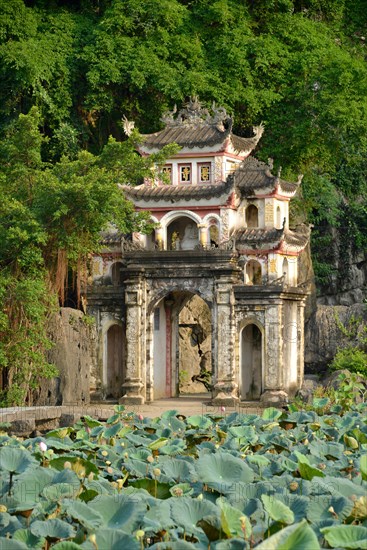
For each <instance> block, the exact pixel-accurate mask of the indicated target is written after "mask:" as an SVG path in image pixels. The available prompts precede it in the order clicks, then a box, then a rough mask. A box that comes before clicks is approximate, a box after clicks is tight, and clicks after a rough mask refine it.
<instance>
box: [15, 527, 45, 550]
mask: <svg viewBox="0 0 367 550" xmlns="http://www.w3.org/2000/svg"><path fill="white" fill-rule="evenodd" d="M13 540H18V541H19V542H23V543H24V544H25V545H26V547H27V548H36V549H38V548H44V545H45V542H46V539H45V538H44V537H37V536H35V535H33V533H32V532H31V530H30V529H18V531H16V532H15V533H14V535H13Z"/></svg>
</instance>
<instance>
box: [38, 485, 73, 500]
mask: <svg viewBox="0 0 367 550" xmlns="http://www.w3.org/2000/svg"><path fill="white" fill-rule="evenodd" d="M80 489H81V488H80V483H78V484H77V485H76V484H72V483H53V484H52V485H49V486H48V487H45V488H44V489H43V491H42V495H43V496H44V497H45V498H46V499H47V500H52V501H59V500H62V499H64V498H71V497H76V496H77V495H78V493H79V492H80Z"/></svg>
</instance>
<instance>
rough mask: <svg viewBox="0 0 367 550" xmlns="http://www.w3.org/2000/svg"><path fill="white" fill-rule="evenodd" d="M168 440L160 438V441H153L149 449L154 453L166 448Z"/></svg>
mask: <svg viewBox="0 0 367 550" xmlns="http://www.w3.org/2000/svg"><path fill="white" fill-rule="evenodd" d="M167 441H168V439H167V438H166V437H160V438H159V439H156V441H152V443H149V445H148V447H149V449H151V450H152V451H157V450H158V449H160V448H161V447H164V445H166V444H167Z"/></svg>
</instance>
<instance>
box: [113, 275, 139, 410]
mask: <svg viewBox="0 0 367 550" xmlns="http://www.w3.org/2000/svg"><path fill="white" fill-rule="evenodd" d="M125 303H126V378H125V382H124V384H123V385H122V387H123V388H124V390H125V395H123V396H122V397H121V399H120V400H119V402H120V403H123V404H124V403H127V404H131V405H132V404H138V405H140V404H143V403H144V402H145V397H144V395H142V389H143V388H144V386H145V384H144V382H143V375H142V373H143V362H144V359H143V357H144V356H143V350H144V346H143V344H144V343H143V341H142V340H143V334H144V329H145V322H144V320H145V315H143V283H142V281H141V280H139V279H132V280H130V281H126V291H125Z"/></svg>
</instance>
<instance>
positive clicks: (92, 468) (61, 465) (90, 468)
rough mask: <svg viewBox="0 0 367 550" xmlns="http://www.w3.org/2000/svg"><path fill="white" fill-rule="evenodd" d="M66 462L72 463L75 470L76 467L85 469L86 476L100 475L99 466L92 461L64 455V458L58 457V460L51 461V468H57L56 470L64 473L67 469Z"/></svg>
mask: <svg viewBox="0 0 367 550" xmlns="http://www.w3.org/2000/svg"><path fill="white" fill-rule="evenodd" d="M65 462H70V463H71V464H72V465H75V468H76V465H79V466H81V467H83V468H84V470H85V475H86V476H87V475H89V474H90V473H91V472H93V473H94V474H99V470H98V468H97V466H96V465H95V464H94V463H93V462H92V461H91V460H86V459H84V458H81V457H80V456H75V455H69V454H63V455H62V456H58V457H57V458H54V459H52V460H50V466H52V468H55V470H59V471H63V470H64V469H65Z"/></svg>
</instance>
